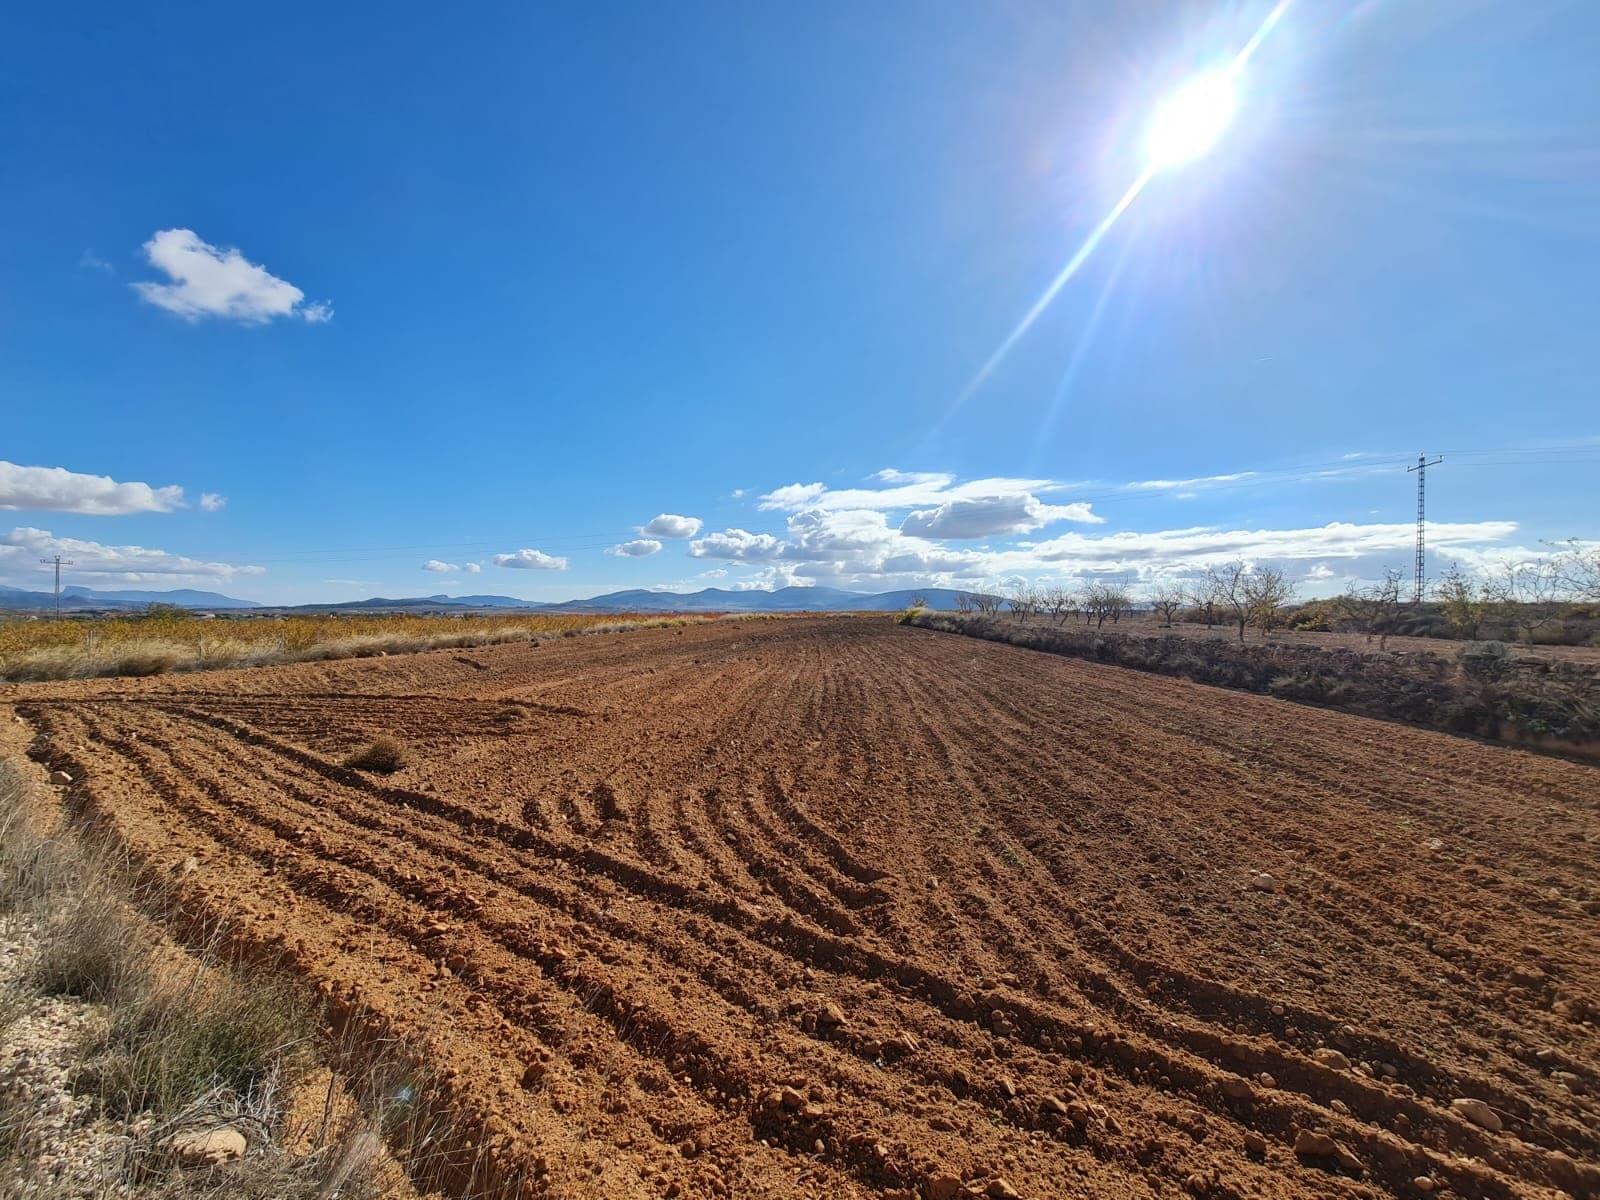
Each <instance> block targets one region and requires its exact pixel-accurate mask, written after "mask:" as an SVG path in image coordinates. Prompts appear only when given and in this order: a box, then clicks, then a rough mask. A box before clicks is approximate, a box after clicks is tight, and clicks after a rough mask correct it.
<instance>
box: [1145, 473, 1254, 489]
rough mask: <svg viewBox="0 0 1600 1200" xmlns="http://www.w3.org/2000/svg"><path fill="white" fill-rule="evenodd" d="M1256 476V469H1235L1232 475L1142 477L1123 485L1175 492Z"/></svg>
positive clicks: (1235, 481) (1234, 481)
mask: <svg viewBox="0 0 1600 1200" xmlns="http://www.w3.org/2000/svg"><path fill="white" fill-rule="evenodd" d="M1255 476H1256V473H1255V472H1254V471H1235V472H1234V473H1233V474H1232V475H1200V476H1197V477H1195V478H1194V479H1141V480H1139V481H1138V482H1136V483H1129V484H1124V485H1123V486H1125V487H1126V488H1127V489H1128V490H1129V491H1133V492H1175V491H1180V490H1183V489H1188V488H1197V487H1206V486H1208V485H1211V484H1219V483H1237V482H1239V481H1240V480H1243V479H1254V478H1255Z"/></svg>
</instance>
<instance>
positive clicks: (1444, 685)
mask: <svg viewBox="0 0 1600 1200" xmlns="http://www.w3.org/2000/svg"><path fill="white" fill-rule="evenodd" d="M1026 616H1027V614H1021V615H1018V614H1016V613H1012V614H1009V615H1006V616H994V615H988V614H981V613H979V614H968V613H936V612H929V611H928V610H926V609H917V610H912V611H910V612H907V613H905V614H904V615H903V616H902V618H901V620H902V621H903V622H904V623H905V624H909V625H915V626H917V627H918V628H921V629H931V630H936V631H939V632H942V633H957V634H963V635H965V636H967V637H976V638H983V639H985V640H987V641H991V642H1004V643H1006V644H1007V645H1011V646H1020V647H1023V648H1024V649H1028V650H1042V651H1044V652H1045V653H1047V654H1059V655H1062V656H1064V657H1068V658H1082V659H1088V660H1089V661H1091V662H1099V663H1108V664H1110V665H1113V666H1118V667H1129V668H1132V669H1133V670H1137V671H1150V672H1153V673H1155V674H1158V675H1172V676H1176V677H1178V678H1180V679H1188V680H1191V681H1193V682H1195V683H1204V684H1211V685H1214V686H1218V687H1227V688H1237V689H1239V690H1241V691H1247V692H1258V693H1261V694H1263V695H1268V696H1276V697H1278V698H1279V699H1282V700H1295V701H1299V702H1301V703H1304V704H1315V705H1318V706H1320V707H1324V708H1335V709H1339V710H1341V711H1344V712H1350V713H1356V714H1358V715H1361V716H1367V717H1380V718H1383V719H1386V720H1393V721H1403V722H1405V723H1406V724H1408V725H1416V726H1418V727H1420V728H1423V729H1436V730H1440V731H1442V732H1445V733H1457V734H1468V735H1471V736H1475V737H1482V738H1489V739H1493V740H1496V741H1502V742H1508V743H1511V744H1514V745H1517V746H1522V747H1525V748H1529V749H1538V750H1547V751H1554V752H1557V753H1561V754H1568V755H1572V756H1574V757H1578V758H1583V759H1589V760H1595V761H1600V673H1597V671H1596V669H1595V668H1594V667H1593V666H1589V665H1586V664H1575V663H1562V662H1555V663H1552V662H1546V661H1543V660H1536V659H1520V658H1515V657H1513V656H1511V655H1510V654H1509V653H1508V652H1507V651H1506V648H1505V647H1504V646H1503V645H1501V644H1499V643H1494V642H1473V643H1468V644H1467V645H1466V646H1464V647H1463V648H1462V649H1461V650H1460V651H1459V652H1458V653H1457V654H1455V655H1452V656H1445V655H1435V654H1405V655H1398V654H1363V653H1361V652H1360V651H1356V650H1346V649H1336V648H1324V647H1320V646H1304V645H1289V644H1284V643H1279V642H1246V643H1235V642H1231V641H1225V640H1221V639H1207V640H1201V639H1196V638H1184V637H1178V636H1148V635H1137V634H1135V635H1129V634H1121V633H1106V632H1104V631H1102V630H1099V629H1079V628H1069V627H1065V626H1061V625H1054V624H1051V623H1050V622H1048V621H1046V620H1044V619H1036V620H1028V619H1026Z"/></svg>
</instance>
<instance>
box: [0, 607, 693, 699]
mask: <svg viewBox="0 0 1600 1200" xmlns="http://www.w3.org/2000/svg"><path fill="white" fill-rule="evenodd" d="M716 619H717V618H716V617H708V616H699V615H686V616H671V617H650V616H638V617H611V616H583V615H572V614H562V615H544V614H539V615H534V614H527V615H520V614H507V615H497V616H492V617H480V616H447V617H428V616H399V615H392V616H390V615H386V616H322V617H239V618H232V617H230V618H216V619H202V618H200V617H195V616H190V615H187V614H184V615H173V614H167V613H163V614H161V615H158V616H152V617H105V618H97V619H94V620H83V621H76V620H74V621H59V622H58V621H46V620H18V619H13V620H8V621H0V682H28V681H35V680H47V679H88V678H93V677H97V676H103V675H159V674H162V673H163V672H166V671H192V670H202V669H205V668H211V667H248V666H259V665H265V664H270V663H285V662H305V661H310V660H320V659H333V658H363V657H375V656H377V655H381V654H409V653H414V652H416V651H419V650H442V649H459V648H462V647H468V646H490V645H497V644H500V643H505V642H534V641H543V640H547V639H550V638H557V637H562V636H573V635H577V634H586V633H619V632H622V631H624V630H630V629H648V628H658V627H662V626H668V625H689V624H698V623H700V622H702V621H708V620H716Z"/></svg>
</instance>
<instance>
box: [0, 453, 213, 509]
mask: <svg viewBox="0 0 1600 1200" xmlns="http://www.w3.org/2000/svg"><path fill="white" fill-rule="evenodd" d="M182 507H183V489H182V488H181V487H178V486H176V485H172V486H169V487H159V488H153V487H151V486H150V485H149V484H148V483H118V482H117V481H116V480H114V479H112V478H110V477H109V476H106V475H82V474H79V473H78V472H76V471H69V470H67V469H66V468H65V467H21V466H18V465H17V464H16V463H10V462H0V509H7V510H12V511H15V510H18V509H33V510H38V511H47V512H65V513H80V514H82V515H84V516H91V517H120V516H126V515H128V514H129V513H145V512H171V511H172V510H173V509H175V508H182Z"/></svg>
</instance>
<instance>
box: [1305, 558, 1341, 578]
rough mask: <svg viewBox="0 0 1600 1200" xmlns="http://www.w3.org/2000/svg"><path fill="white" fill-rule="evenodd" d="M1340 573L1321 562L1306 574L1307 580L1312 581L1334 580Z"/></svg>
mask: <svg viewBox="0 0 1600 1200" xmlns="http://www.w3.org/2000/svg"><path fill="white" fill-rule="evenodd" d="M1338 573H1339V572H1337V571H1335V570H1334V569H1333V568H1332V567H1330V566H1329V565H1328V564H1327V563H1325V562H1319V563H1318V564H1317V565H1316V566H1314V567H1312V568H1311V569H1310V570H1309V571H1307V572H1306V578H1307V579H1312V580H1319V581H1320V580H1323V579H1332V578H1333V577H1334V576H1335V575H1337V574H1338Z"/></svg>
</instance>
